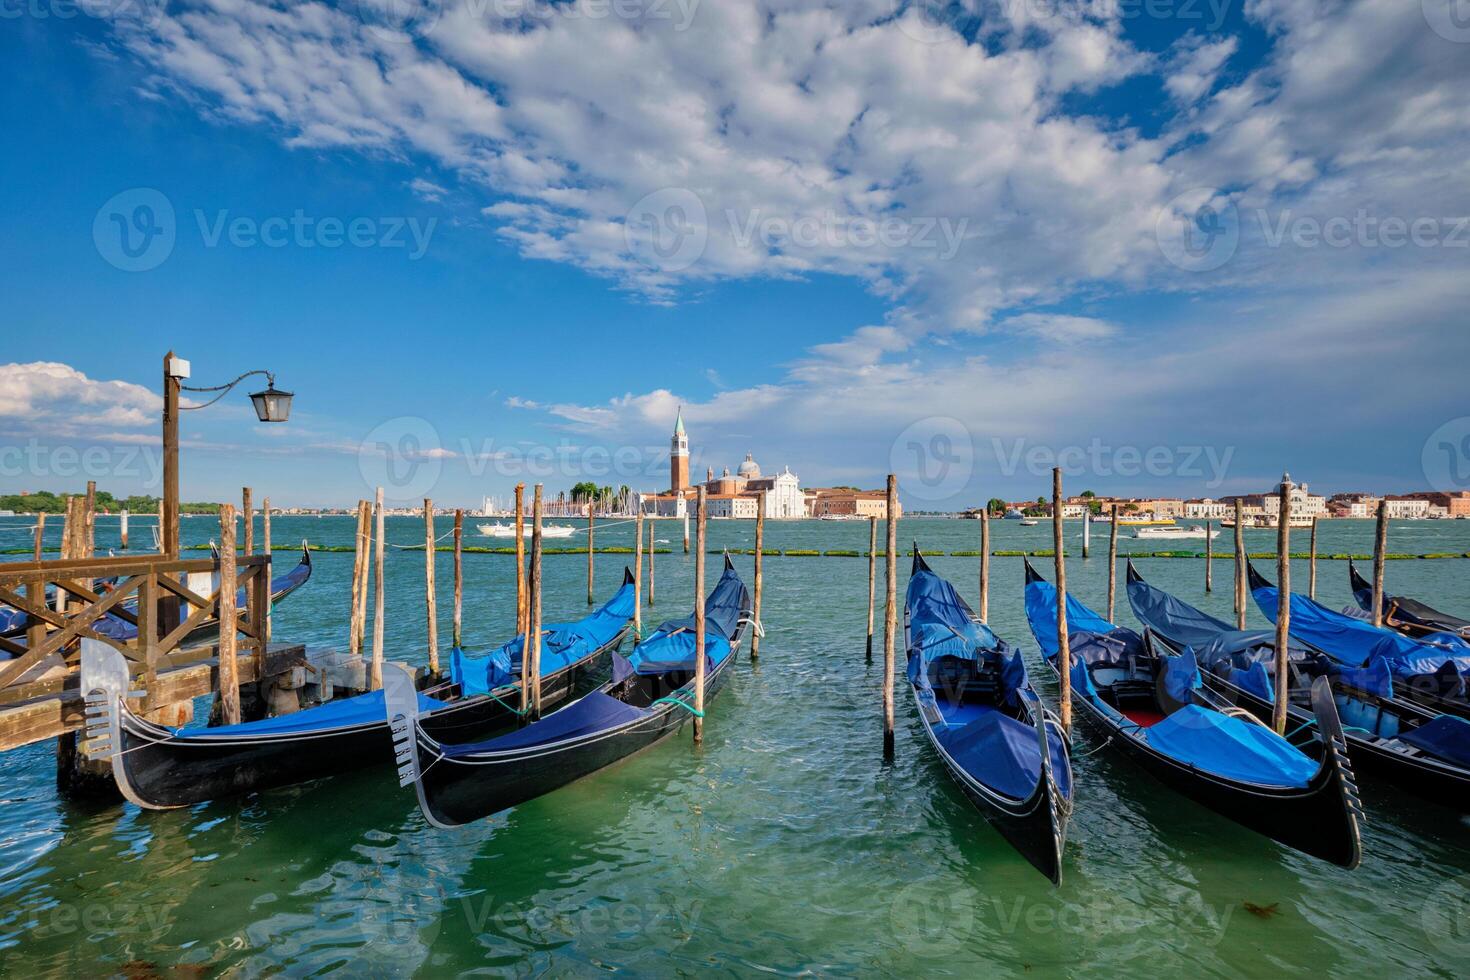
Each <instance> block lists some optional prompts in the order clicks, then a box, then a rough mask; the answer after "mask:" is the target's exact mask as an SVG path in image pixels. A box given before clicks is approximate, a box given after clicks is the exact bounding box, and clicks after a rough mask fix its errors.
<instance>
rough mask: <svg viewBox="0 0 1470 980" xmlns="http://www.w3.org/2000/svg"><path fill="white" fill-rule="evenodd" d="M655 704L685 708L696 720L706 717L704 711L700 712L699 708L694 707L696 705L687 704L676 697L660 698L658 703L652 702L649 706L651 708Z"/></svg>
mask: <svg viewBox="0 0 1470 980" xmlns="http://www.w3.org/2000/svg"><path fill="white" fill-rule="evenodd" d="M655 704H677V705H678V706H679V707H681V708H683V709H684V710H685V711H687V712H689V713H690V714H691V715H693V716H694V717H696V718H703V717H704V712H703V711H700V710H699V709H698V708H696V707H694V705H692V704H686V703H685V702H683V701H680V700H679V699H678V698H675V697H667V698H659V699H658V700H657V701H654V702H651V703H650V704H649V707H650V708H651V707H653V705H655Z"/></svg>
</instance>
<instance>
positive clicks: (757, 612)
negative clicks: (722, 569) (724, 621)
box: [750, 490, 766, 661]
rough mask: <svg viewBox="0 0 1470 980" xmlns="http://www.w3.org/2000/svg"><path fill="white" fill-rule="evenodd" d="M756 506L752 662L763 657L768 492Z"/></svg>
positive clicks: (751, 639)
mask: <svg viewBox="0 0 1470 980" xmlns="http://www.w3.org/2000/svg"><path fill="white" fill-rule="evenodd" d="M755 506H756V511H755V601H754V604H753V606H752V608H753V610H754V618H755V624H754V625H752V626H751V629H750V659H751V660H752V661H755V660H759V659H760V655H761V633H760V621H761V586H762V583H763V582H764V581H765V577H764V573H763V572H762V570H761V567H762V561H761V560H762V558H763V557H764V554H763V553H764V551H765V549H766V491H764V490H762V491H761V492H760V497H759V499H758V500H757V501H756V505H755Z"/></svg>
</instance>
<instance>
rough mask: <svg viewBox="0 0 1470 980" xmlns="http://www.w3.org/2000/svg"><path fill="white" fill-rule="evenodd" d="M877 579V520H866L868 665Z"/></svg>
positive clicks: (874, 517)
mask: <svg viewBox="0 0 1470 980" xmlns="http://www.w3.org/2000/svg"><path fill="white" fill-rule="evenodd" d="M877 578H878V518H877V516H876V515H875V516H873V517H869V518H868V653H867V661H868V663H872V662H873V606H874V599H875V597H876V593H877V585H876V582H877Z"/></svg>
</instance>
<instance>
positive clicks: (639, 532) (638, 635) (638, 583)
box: [633, 507, 643, 642]
mask: <svg viewBox="0 0 1470 980" xmlns="http://www.w3.org/2000/svg"><path fill="white" fill-rule="evenodd" d="M642 638H643V508H641V507H640V508H638V513H636V514H634V515H633V640H634V642H637V641H638V640H641V639H642Z"/></svg>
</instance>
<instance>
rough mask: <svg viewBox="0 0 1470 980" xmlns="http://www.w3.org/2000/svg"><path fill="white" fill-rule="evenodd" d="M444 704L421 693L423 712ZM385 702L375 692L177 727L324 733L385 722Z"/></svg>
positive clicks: (200, 731) (209, 731) (205, 731)
mask: <svg viewBox="0 0 1470 980" xmlns="http://www.w3.org/2000/svg"><path fill="white" fill-rule="evenodd" d="M442 707H444V702H443V701H436V700H434V699H433V698H431V697H429V696H428V695H425V694H420V695H419V711H420V712H422V713H428V712H430V711H434V710H435V709H438V708H442ZM387 717H388V716H387V713H386V709H385V708H384V705H383V692H382V691H371V692H369V693H367V694H359V695H357V696H356V697H351V698H342V699H340V700H337V701H328V702H326V703H325V704H320V705H317V706H316V707H314V708H305V709H303V710H301V711H296V712H293V713H292V714H289V715H281V716H280V717H277V718H265V719H262V720H261V721H247V722H244V723H242V724H239V725H222V726H220V727H219V728H185V729H175V731H178V732H179V733H180V734H182V735H190V736H192V735H287V734H292V733H296V732H320V731H325V730H327V729H330V728H348V727H351V726H354V725H367V724H375V723H376V724H382V723H383V722H384V721H385V720H386V719H387Z"/></svg>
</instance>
